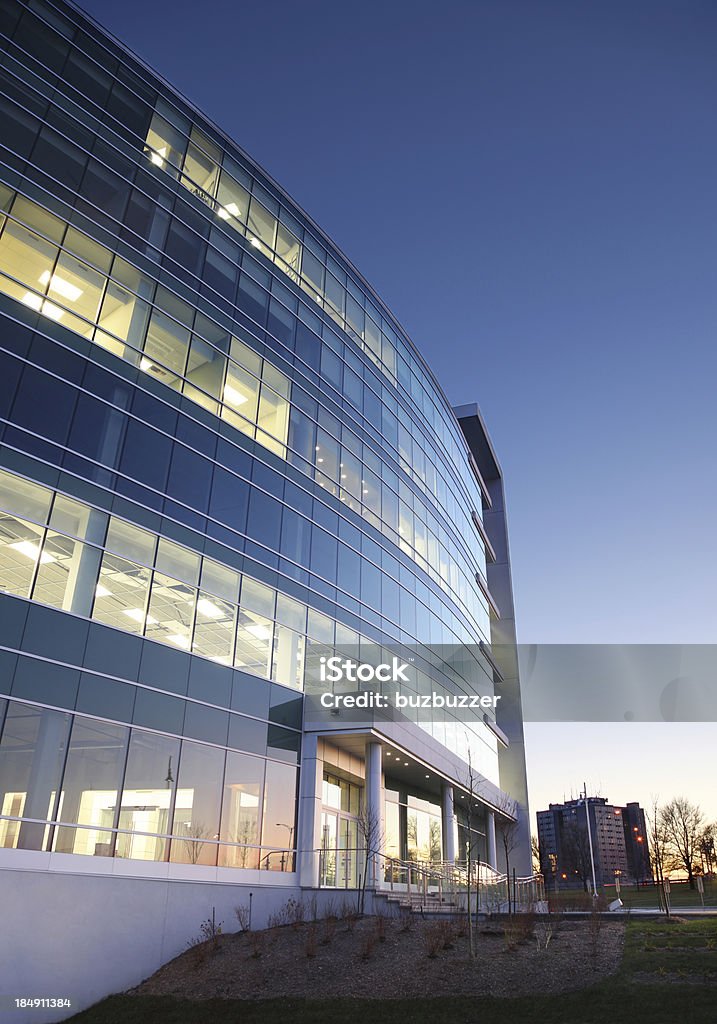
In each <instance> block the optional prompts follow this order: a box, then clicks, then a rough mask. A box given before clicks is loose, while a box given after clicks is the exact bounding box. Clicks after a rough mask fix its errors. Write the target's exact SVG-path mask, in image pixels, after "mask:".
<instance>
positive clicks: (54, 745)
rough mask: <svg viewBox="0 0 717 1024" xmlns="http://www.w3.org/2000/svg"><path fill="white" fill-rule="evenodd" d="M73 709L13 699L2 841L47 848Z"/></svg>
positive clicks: (0, 794)
mask: <svg viewBox="0 0 717 1024" xmlns="http://www.w3.org/2000/svg"><path fill="white" fill-rule="evenodd" d="M69 728H70V715H68V714H64V713H62V712H59V711H49V710H46V709H43V708H36V707H31V706H30V705H27V704H20V703H18V702H16V701H11V703H10V705H9V707H8V711H7V714H6V716H5V725H4V727H3V734H2V740H1V741H0V815H7V816H9V817H13V818H22V817H24V818H36V819H39V823H38V822H35V821H24V822H20V821H8V820H3V818H2V817H0V847H11V848H16V849H20V850H43V849H45V846H46V841H47V836H48V831H49V828H48V826H46V825H45V824H44V822H45V821H47V820H50V819H51V818H52V816H53V811H54V807H55V801H56V798H57V793H58V790H59V788H60V774H61V772H62V762H63V761H64V757H65V750H66V746H67V735H68V732H69Z"/></svg>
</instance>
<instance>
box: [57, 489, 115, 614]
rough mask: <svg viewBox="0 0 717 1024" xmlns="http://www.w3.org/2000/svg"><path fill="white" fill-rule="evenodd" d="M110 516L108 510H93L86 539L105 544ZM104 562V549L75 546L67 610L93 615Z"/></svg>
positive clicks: (65, 605) (66, 601)
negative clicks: (93, 605)
mask: <svg viewBox="0 0 717 1024" xmlns="http://www.w3.org/2000/svg"><path fill="white" fill-rule="evenodd" d="M108 519H109V516H108V515H107V513H106V512H98V511H97V510H96V509H90V510H89V513H88V516H87V521H86V523H85V525H84V538H85V540H89V541H92V542H93V543H95V544H100V545H101V544H103V543H104V539H105V533H106V532H107V520H108ZM101 561H102V550H101V548H95V547H89V545H87V544H76V545H75V552H74V554H73V556H72V562H71V565H70V576H69V579H68V581H67V588H66V591H65V600H64V603H63V608H64V609H65V610H66V611H70V612H74V613H75V614H76V615H84V616H85V617H86V618H89V616H90V612H91V611H92V602H93V601H94V598H95V587H96V585H97V582H98V578H99V574H100V562H101Z"/></svg>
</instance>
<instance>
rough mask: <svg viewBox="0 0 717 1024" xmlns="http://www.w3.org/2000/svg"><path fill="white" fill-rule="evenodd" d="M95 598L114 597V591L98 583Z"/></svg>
mask: <svg viewBox="0 0 717 1024" xmlns="http://www.w3.org/2000/svg"><path fill="white" fill-rule="evenodd" d="M95 597H112V591H111V590H108V589H107V587H103V586H102V584H101V583H98V584H97V586H96V587H95Z"/></svg>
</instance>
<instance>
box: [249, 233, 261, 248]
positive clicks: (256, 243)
mask: <svg viewBox="0 0 717 1024" xmlns="http://www.w3.org/2000/svg"><path fill="white" fill-rule="evenodd" d="M249 241H250V242H251V244H252V245H253V246H254V248H255V249H261V242H260V241H259V239H258V238H254V236H253V235H252V236H251V238H250V239H249Z"/></svg>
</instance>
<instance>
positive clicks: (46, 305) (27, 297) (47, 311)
mask: <svg viewBox="0 0 717 1024" xmlns="http://www.w3.org/2000/svg"><path fill="white" fill-rule="evenodd" d="M22 302H23V304H24V305H25V306H29V307H30V309H34V310H35V311H36V312H37V313H43V314H44V315H45V316H49V318H50V319H51V320H59V319H60V317H61V316H62V314H63V312H64V310H62V309H60V307H59V306H56V305H55V303H54V302H49V301H48V300H47V299H44V300H43V298H42V296H41V295H36V294H35V292H25V294H24V295H23V297H22Z"/></svg>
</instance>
